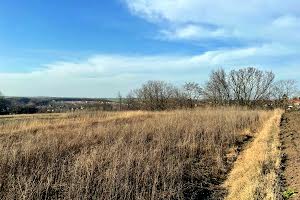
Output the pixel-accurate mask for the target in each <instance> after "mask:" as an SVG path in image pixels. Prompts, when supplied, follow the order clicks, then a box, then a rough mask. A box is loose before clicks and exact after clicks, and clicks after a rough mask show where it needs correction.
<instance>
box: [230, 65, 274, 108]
mask: <svg viewBox="0 0 300 200" xmlns="http://www.w3.org/2000/svg"><path fill="white" fill-rule="evenodd" d="M274 79H275V74H274V73H273V72H271V71H262V70H259V69H256V68H254V67H248V68H243V69H239V70H232V71H231V72H230V74H229V84H230V87H231V90H232V95H233V100H235V101H237V102H238V103H239V104H242V105H245V104H250V103H251V102H256V101H258V100H263V99H269V98H270V96H271V88H272V84H273V82H274Z"/></svg>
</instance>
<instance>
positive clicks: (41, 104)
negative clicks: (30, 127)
mask: <svg viewBox="0 0 300 200" xmlns="http://www.w3.org/2000/svg"><path fill="white" fill-rule="evenodd" d="M5 101H6V103H5V106H2V110H1V112H0V113H1V114H6V115H7V114H34V113H64V112H76V111H83V110H89V111H93V110H94V111H97V110H98V111H112V110H119V108H120V106H119V103H117V102H115V101H113V100H107V99H89V98H48V97H32V98H30V97H7V98H5Z"/></svg>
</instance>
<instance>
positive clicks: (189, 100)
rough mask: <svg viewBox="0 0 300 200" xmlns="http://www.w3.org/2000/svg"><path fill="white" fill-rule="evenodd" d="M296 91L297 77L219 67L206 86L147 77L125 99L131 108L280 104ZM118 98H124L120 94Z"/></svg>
mask: <svg viewBox="0 0 300 200" xmlns="http://www.w3.org/2000/svg"><path fill="white" fill-rule="evenodd" d="M297 91H298V90H297V82H296V81H295V80H279V81H275V74H274V73H273V72H272V71H264V70H260V69H257V68H254V67H247V68H242V69H238V70H235V69H233V70H231V71H229V72H226V71H225V70H224V69H222V68H220V69H217V70H213V71H212V72H211V74H210V75H209V78H208V81H207V82H206V83H205V84H204V85H203V86H200V84H198V83H195V82H187V83H185V84H184V85H182V86H179V87H178V86H175V85H174V84H171V83H167V82H165V81H148V82H146V83H144V84H143V85H142V86H141V87H140V88H138V89H135V90H132V91H131V92H130V93H129V94H128V95H127V97H126V98H125V99H124V100H125V101H124V102H125V103H126V105H127V108H128V109H130V110H132V109H144V110H167V109H177V108H193V107H195V106H197V105H199V104H200V103H205V104H211V105H241V106H252V107H253V106H263V105H266V104H267V105H269V104H272V106H273V107H275V106H276V107H277V106H283V101H284V100H285V99H286V98H288V97H293V96H294V95H295V94H296V92H297ZM119 101H120V102H121V101H122V99H121V98H120V95H119ZM270 102H272V103H270ZM120 105H121V104H120ZM269 106H270V105H269Z"/></svg>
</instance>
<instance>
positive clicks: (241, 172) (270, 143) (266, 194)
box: [225, 110, 282, 200]
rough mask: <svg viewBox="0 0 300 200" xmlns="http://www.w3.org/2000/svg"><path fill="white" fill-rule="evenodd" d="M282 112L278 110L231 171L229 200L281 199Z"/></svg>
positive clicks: (228, 183)
mask: <svg viewBox="0 0 300 200" xmlns="http://www.w3.org/2000/svg"><path fill="white" fill-rule="evenodd" d="M281 115H282V111H281V110H276V111H275V112H274V116H272V118H270V119H269V120H268V121H267V122H266V123H265V126H264V128H263V129H262V130H261V131H259V132H258V133H257V134H256V136H255V139H254V140H253V142H252V143H251V144H250V146H249V148H247V149H246V150H245V151H244V152H243V153H242V154H241V156H239V158H238V160H237V162H236V163H235V165H234V168H233V170H232V171H231V173H230V175H229V178H228V180H227V181H226V183H225V186H226V187H227V188H228V189H229V194H228V196H227V198H226V199H227V200H235V199H239V200H252V199H253V200H254V199H268V200H276V199H279V198H280V197H281V194H280V187H279V185H278V183H279V180H278V174H277V173H278V171H279V168H280V163H281V160H280V157H281V152H280V139H279V132H280V131H279V123H280V119H281Z"/></svg>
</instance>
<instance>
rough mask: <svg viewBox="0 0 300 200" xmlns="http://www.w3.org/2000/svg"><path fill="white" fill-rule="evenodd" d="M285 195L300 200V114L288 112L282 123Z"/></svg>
mask: <svg viewBox="0 0 300 200" xmlns="http://www.w3.org/2000/svg"><path fill="white" fill-rule="evenodd" d="M281 142H282V151H283V152H282V153H283V155H284V162H283V167H284V170H283V183H284V190H285V191H284V194H285V196H286V197H291V198H292V199H300V195H299V192H300V112H287V113H285V114H284V115H283V118H282V122H281Z"/></svg>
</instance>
